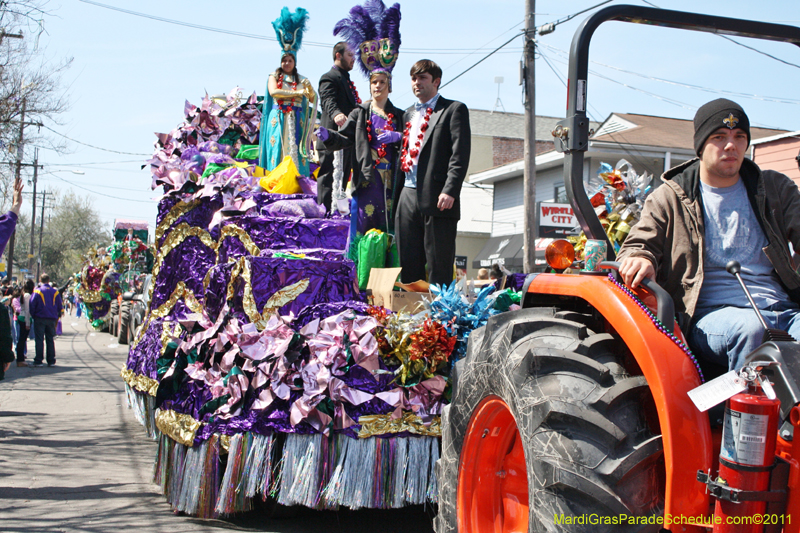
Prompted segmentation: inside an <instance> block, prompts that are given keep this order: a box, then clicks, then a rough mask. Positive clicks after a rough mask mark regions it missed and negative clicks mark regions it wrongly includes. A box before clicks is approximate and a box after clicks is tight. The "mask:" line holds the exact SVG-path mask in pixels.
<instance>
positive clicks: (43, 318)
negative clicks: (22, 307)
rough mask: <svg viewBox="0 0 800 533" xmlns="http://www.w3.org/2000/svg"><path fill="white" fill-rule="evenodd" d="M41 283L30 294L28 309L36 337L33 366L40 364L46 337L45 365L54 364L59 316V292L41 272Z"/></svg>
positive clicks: (60, 307) (48, 277)
mask: <svg viewBox="0 0 800 533" xmlns="http://www.w3.org/2000/svg"><path fill="white" fill-rule="evenodd" d="M40 281H41V283H39V286H38V287H36V290H34V291H33V295H31V303H30V311H31V317H32V318H33V335H34V338H35V339H36V357H34V358H33V366H42V359H44V351H45V350H44V344H45V339H47V366H53V365H55V364H56V344H55V336H56V322H58V317H60V316H61V309H62V304H61V294H59V292H58V290H57V289H55V288H53V287H52V286H51V285H50V276H48V275H47V274H42V276H41V278H40Z"/></svg>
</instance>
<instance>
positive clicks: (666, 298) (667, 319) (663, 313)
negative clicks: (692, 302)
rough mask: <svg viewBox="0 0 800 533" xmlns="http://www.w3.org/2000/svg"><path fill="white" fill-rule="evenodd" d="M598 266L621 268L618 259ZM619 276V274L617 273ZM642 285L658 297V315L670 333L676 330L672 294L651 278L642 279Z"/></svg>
mask: <svg viewBox="0 0 800 533" xmlns="http://www.w3.org/2000/svg"><path fill="white" fill-rule="evenodd" d="M598 267H600V268H605V269H608V270H614V271H615V272H616V271H618V270H619V263H618V262H617V261H603V262H601V263H600V264H599V265H598ZM617 277H619V275H618V274H617ZM642 286H643V287H644V288H645V289H647V290H648V291H649V292H650V293H651V294H652V295H653V296H655V297H656V316H657V317H658V319H659V320H660V321H661V324H663V325H664V329H666V330H667V331H668V332H670V333H674V332H675V302H673V301H672V296H670V295H669V293H668V292H667V291H665V290H664V289H663V287H661V285H659V284H658V283H656V282H655V281H653V280H651V279H650V278H644V279H643V280H642Z"/></svg>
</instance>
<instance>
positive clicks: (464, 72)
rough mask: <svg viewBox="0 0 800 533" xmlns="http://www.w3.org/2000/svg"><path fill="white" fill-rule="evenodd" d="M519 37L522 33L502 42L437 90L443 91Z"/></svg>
mask: <svg viewBox="0 0 800 533" xmlns="http://www.w3.org/2000/svg"><path fill="white" fill-rule="evenodd" d="M521 35H522V32H520V33H517V34H516V35H514V36H513V37H512V38H511V39H509V40H507V41H506V42H504V43H503V44H501V45H500V46H498V47H497V48H495V49H494V50H492V51H491V52H489V53H488V54H486V55H485V56H483V57H482V58H481V59H479V60H478V61H476V62H475V63H473V64H472V66H470V67H469V68H467V69H466V70H464V71H462V72H461V73H460V74H458V75H457V76H456V77H455V78H452V79H451V80H450V81H448V82H447V83H444V84H442V85H441V86H440V87H439V90H441V89H443V88H444V87H447V86H448V85H450V84H451V83H453V82H454V81H456V80H457V79H458V78H460V77H461V76H463V75H464V74H466V73H467V72H469V71H470V70H472V69H473V68H475V67H477V66H478V65H480V64H481V63H483V62H484V61H486V60H487V59H489V58H490V57H491V56H492V55H494V53H495V52H497V51H498V50H500V49H501V48H503V47H504V46H505V45H507V44H509V43H510V42H511V41H513V40H514V39H516V38H518V37H520V36H521Z"/></svg>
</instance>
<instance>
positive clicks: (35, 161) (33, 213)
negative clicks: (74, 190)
mask: <svg viewBox="0 0 800 533" xmlns="http://www.w3.org/2000/svg"><path fill="white" fill-rule="evenodd" d="M38 171H39V149H38V148H37V149H36V151H35V152H34V156H33V202H32V203H33V205H32V206H31V247H30V251H29V252H28V274H30V273H31V272H33V258H34V257H36V253H35V249H34V242H35V241H34V235H36V178H37V177H38V176H39V172H38ZM36 281H38V279H37V280H36Z"/></svg>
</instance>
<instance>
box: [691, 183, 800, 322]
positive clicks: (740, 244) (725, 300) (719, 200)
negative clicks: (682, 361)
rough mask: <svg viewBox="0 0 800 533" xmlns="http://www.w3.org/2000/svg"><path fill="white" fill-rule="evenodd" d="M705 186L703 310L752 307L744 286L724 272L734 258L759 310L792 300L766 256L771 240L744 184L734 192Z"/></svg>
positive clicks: (703, 185) (698, 305)
mask: <svg viewBox="0 0 800 533" xmlns="http://www.w3.org/2000/svg"><path fill="white" fill-rule="evenodd" d="M700 186H701V190H700V191H701V194H702V195H703V220H704V221H705V226H706V231H705V250H704V255H703V286H702V287H701V288H700V296H699V298H698V300H697V308H698V310H699V311H701V312H703V311H706V310H709V309H711V308H714V307H719V306H732V307H748V306H749V304H748V302H747V297H746V296H745V294H744V291H742V288H741V286H740V285H739V282H738V281H737V280H736V278H735V277H734V276H733V275H732V274H729V273H728V272H727V271H726V270H725V265H727V264H728V261H731V260H734V259H735V260H736V261H739V263H740V264H741V265H742V280H743V281H744V283H745V285H747V288H748V289H749V290H750V294H751V295H752V296H753V300H754V301H755V302H756V305H757V306H758V307H759V309H764V308H766V307H769V306H770V305H773V304H775V303H777V302H779V301H784V302H785V301H788V300H789V295H787V294H786V291H784V290H783V287H782V286H781V284H780V282H779V281H778V275H777V274H776V273H775V270H774V269H773V268H772V264H771V263H770V262H769V259H767V256H766V254H765V253H764V251H763V248H765V247H766V246H767V244H768V242H767V238H766V237H765V236H764V232H763V231H762V230H761V226H760V225H759V224H758V219H757V218H756V215H755V213H754V212H753V208H752V206H751V205H750V200H749V199H748V198H747V190H746V189H745V186H744V183H742V180H739V181H738V182H736V185H732V186H730V187H711V186H710V185H707V184H705V183H703V182H700Z"/></svg>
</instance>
